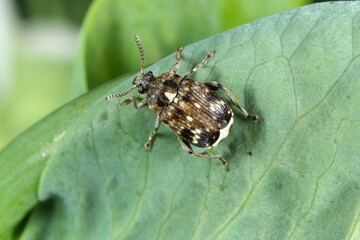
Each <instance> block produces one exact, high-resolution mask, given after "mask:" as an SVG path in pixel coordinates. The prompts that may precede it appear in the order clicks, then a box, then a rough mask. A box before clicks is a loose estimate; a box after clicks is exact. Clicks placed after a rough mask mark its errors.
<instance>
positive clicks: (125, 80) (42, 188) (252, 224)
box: [0, 2, 360, 239]
mask: <svg viewBox="0 0 360 240" xmlns="http://www.w3.org/2000/svg"><path fill="white" fill-rule="evenodd" d="M359 26H360V3H359V2H335V3H326V4H317V5H310V6H308V7H304V8H300V9H296V10H292V11H289V12H284V13H282V14H279V15H275V16H272V17H269V18H265V19H262V20H259V21H256V22H253V23H250V24H247V25H244V26H241V27H238V28H235V29H232V30H230V31H227V32H224V33H221V34H219V35H215V36H213V37H211V38H208V39H205V40H203V41H200V42H197V43H194V44H191V45H189V46H186V47H185V49H184V51H183V55H182V61H181V66H180V69H179V71H178V73H180V74H183V73H185V72H187V71H188V70H189V69H191V67H193V66H194V65H195V64H197V63H198V62H200V61H201V60H202V59H203V57H204V56H205V55H206V53H207V52H209V51H210V50H212V49H215V50H216V54H215V57H214V59H213V60H212V61H210V62H209V63H208V65H206V66H205V67H204V68H202V69H200V70H199V71H198V72H197V73H196V74H195V75H194V79H196V80H198V81H200V82H205V81H210V80H216V81H218V82H220V83H222V84H223V85H225V86H227V87H228V88H229V89H230V90H231V91H232V92H233V93H234V95H235V96H236V98H237V99H238V100H239V102H240V103H241V104H242V105H243V106H244V107H245V108H246V109H247V110H248V111H249V112H251V113H254V114H255V113H256V114H258V115H259V117H260V121H259V122H258V123H251V122H248V121H246V120H243V119H242V118H241V116H240V113H239V112H238V111H237V110H235V112H236V114H235V115H236V117H235V122H234V126H233V128H232V130H231V132H230V135H229V137H228V138H226V139H225V140H224V141H223V142H221V144H219V146H218V147H216V148H214V149H212V150H211V152H213V153H219V154H222V155H223V156H224V157H225V158H226V159H227V160H228V161H229V167H230V171H229V172H225V171H224V170H223V168H222V167H221V166H220V163H219V162H218V161H216V160H213V159H196V158H193V157H191V156H190V155H188V154H187V153H185V152H184V151H183V150H182V149H181V147H180V145H179V144H178V142H177V140H176V137H175V136H174V135H173V134H171V133H170V132H169V131H168V129H167V128H165V127H164V126H162V127H161V128H160V130H159V134H158V136H157V138H156V140H155V143H154V147H153V149H152V151H151V152H146V151H145V150H144V149H143V144H144V143H145V141H146V140H147V137H148V135H149V134H150V132H151V130H152V128H153V124H154V121H155V116H154V114H153V113H152V112H150V111H149V110H146V109H142V110H139V111H135V110H134V109H133V108H132V106H124V105H121V104H120V101H105V100H104V97H105V96H106V95H108V94H111V93H114V92H117V91H122V90H126V89H128V88H129V87H130V85H131V79H132V78H133V77H134V75H126V76H123V77H120V78H119V79H117V80H116V81H114V82H111V83H108V84H105V85H102V86H101V87H99V88H96V89H94V90H93V91H91V92H89V93H88V94H86V95H84V96H83V97H81V98H79V99H77V100H75V101H73V102H71V103H70V104H68V105H67V106H65V107H63V108H62V109H60V110H58V111H57V112H55V113H54V114H52V115H51V116H49V117H48V118H46V119H44V120H43V121H42V122H40V123H39V124H38V125H36V126H34V127H33V128H32V129H30V130H29V131H27V132H26V133H25V134H23V135H22V136H21V137H19V138H18V139H17V140H16V141H15V142H13V143H12V144H11V145H10V146H8V148H6V149H5V150H4V151H3V152H1V153H0V163H1V168H0V176H2V180H1V181H0V189H2V191H1V193H2V195H3V196H4V197H1V198H0V222H1V223H2V224H1V225H0V234H1V235H0V237H1V238H5V239H6V238H10V237H11V236H15V237H19V236H21V237H22V239H41V238H46V239H156V238H158V239H170V238H171V239H191V238H192V239H358V238H359V237H360V235H359V233H360V230H359V229H360V225H359V221H360V197H359V196H360V167H359V163H360V141H359V137H360V111H359V110H358V109H359V103H360V94H359V92H360V84H359V79H360V57H359V54H360V27H359ZM148 48H149V46H147V45H144V49H145V52H146V49H148ZM134 54H135V55H136V54H137V53H136V52H134ZM174 59H175V57H174V54H172V55H171V56H169V57H167V58H165V59H163V60H162V61H160V62H158V63H156V64H154V65H153V66H150V67H148V68H147V69H146V70H151V71H153V72H154V74H155V75H159V74H160V73H162V72H165V71H168V70H169V69H170V68H171V66H172V65H173V63H174ZM200 150H201V149H196V150H195V151H200Z"/></svg>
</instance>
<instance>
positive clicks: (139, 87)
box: [138, 84, 147, 94]
mask: <svg viewBox="0 0 360 240" xmlns="http://www.w3.org/2000/svg"><path fill="white" fill-rule="evenodd" d="M138 91H139V93H140V94H143V93H145V92H146V91H147V89H146V88H145V86H144V85H142V84H139V85H138Z"/></svg>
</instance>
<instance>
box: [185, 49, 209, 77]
mask: <svg viewBox="0 0 360 240" xmlns="http://www.w3.org/2000/svg"><path fill="white" fill-rule="evenodd" d="M214 53H215V51H214V50H213V51H211V52H209V53H208V54H207V55H206V56H205V58H204V59H203V60H202V61H201V63H199V64H198V65H196V66H195V67H194V68H193V69H191V70H190V71H189V72H187V73H186V74H185V76H184V79H187V78H190V77H191V75H192V74H193V73H194V72H196V71H197V70H199V68H201V67H203V66H205V65H206V64H207V63H208V62H209V61H210V60H211V59H212V58H213V57H214Z"/></svg>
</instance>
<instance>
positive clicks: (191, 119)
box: [160, 79, 233, 148]
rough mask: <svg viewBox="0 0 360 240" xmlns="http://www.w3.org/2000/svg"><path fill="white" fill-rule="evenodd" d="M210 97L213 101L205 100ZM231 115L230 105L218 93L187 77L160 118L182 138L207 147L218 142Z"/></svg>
mask: <svg viewBox="0 0 360 240" xmlns="http://www.w3.org/2000/svg"><path fill="white" fill-rule="evenodd" d="M208 98H211V101H206V99H208ZM195 103H197V106H195ZM199 106H200V108H199ZM179 112H180V113H181V114H179ZM232 116H233V113H232V110H231V108H230V107H229V105H228V104H227V103H226V102H225V101H224V100H222V99H221V97H220V96H219V95H218V94H217V93H215V92H214V91H213V90H211V89H209V88H208V87H207V86H205V85H204V84H201V83H198V82H195V81H193V80H191V79H186V80H183V82H182V83H181V85H180V87H179V89H178V92H177V95H176V96H175V98H174V100H173V101H172V102H171V104H169V105H168V106H166V107H164V109H163V111H162V112H161V114H160V120H161V121H162V122H164V123H165V124H166V125H167V126H168V127H169V128H170V130H171V131H172V132H174V133H175V134H176V135H178V136H180V138H181V139H182V140H184V141H186V142H188V143H191V144H193V145H195V146H198V147H202V148H204V147H210V146H211V145H212V144H213V143H215V142H216V140H217V139H218V138H219V133H220V130H221V129H223V128H224V127H226V126H227V124H228V123H229V120H230V118H231V117H232Z"/></svg>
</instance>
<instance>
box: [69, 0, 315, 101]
mask: <svg viewBox="0 0 360 240" xmlns="http://www.w3.org/2000/svg"><path fill="white" fill-rule="evenodd" d="M307 2H308V0H296V1H294V0H291V1H289V0H267V1H266V3H264V1H263V0H252V1H245V0H233V1H218V0H207V1H202V0H192V1H183V0H173V1H168V0H153V1H146V2H144V1H142V0H118V1H114V0H99V1H94V3H93V5H92V6H91V8H90V11H89V13H88V14H87V17H86V20H85V23H84V26H83V29H82V34H81V41H80V43H81V44H80V47H79V54H78V59H77V65H78V67H77V70H76V75H75V78H74V82H73V87H72V88H73V89H72V91H73V95H74V96H79V95H80V94H81V93H84V92H86V91H87V90H88V89H92V88H94V87H96V86H99V85H100V84H101V83H104V82H107V81H109V80H111V79H113V78H115V77H117V76H119V75H121V74H124V73H128V72H131V71H135V70H137V69H138V68H139V56H138V54H136V52H137V49H136V45H135V44H134V41H133V39H132V38H131V37H129V36H133V35H134V33H138V34H139V35H140V36H142V41H143V44H144V45H145V46H148V47H147V49H146V55H147V57H146V61H147V63H148V64H149V63H152V62H154V61H155V60H156V59H161V58H162V57H164V56H166V55H168V54H170V53H171V52H173V51H174V49H176V48H178V47H179V46H184V45H187V44H189V43H192V42H195V41H198V40H200V39H203V38H205V37H209V36H211V35H213V34H215V33H218V32H221V31H224V30H228V29H230V28H233V27H235V26H238V25H240V24H242V23H245V22H249V21H251V20H254V19H259V18H261V17H263V16H267V15H269V14H274V13H276V12H280V11H284V10H287V9H291V8H295V7H299V6H302V5H304V4H306V3H307Z"/></svg>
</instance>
